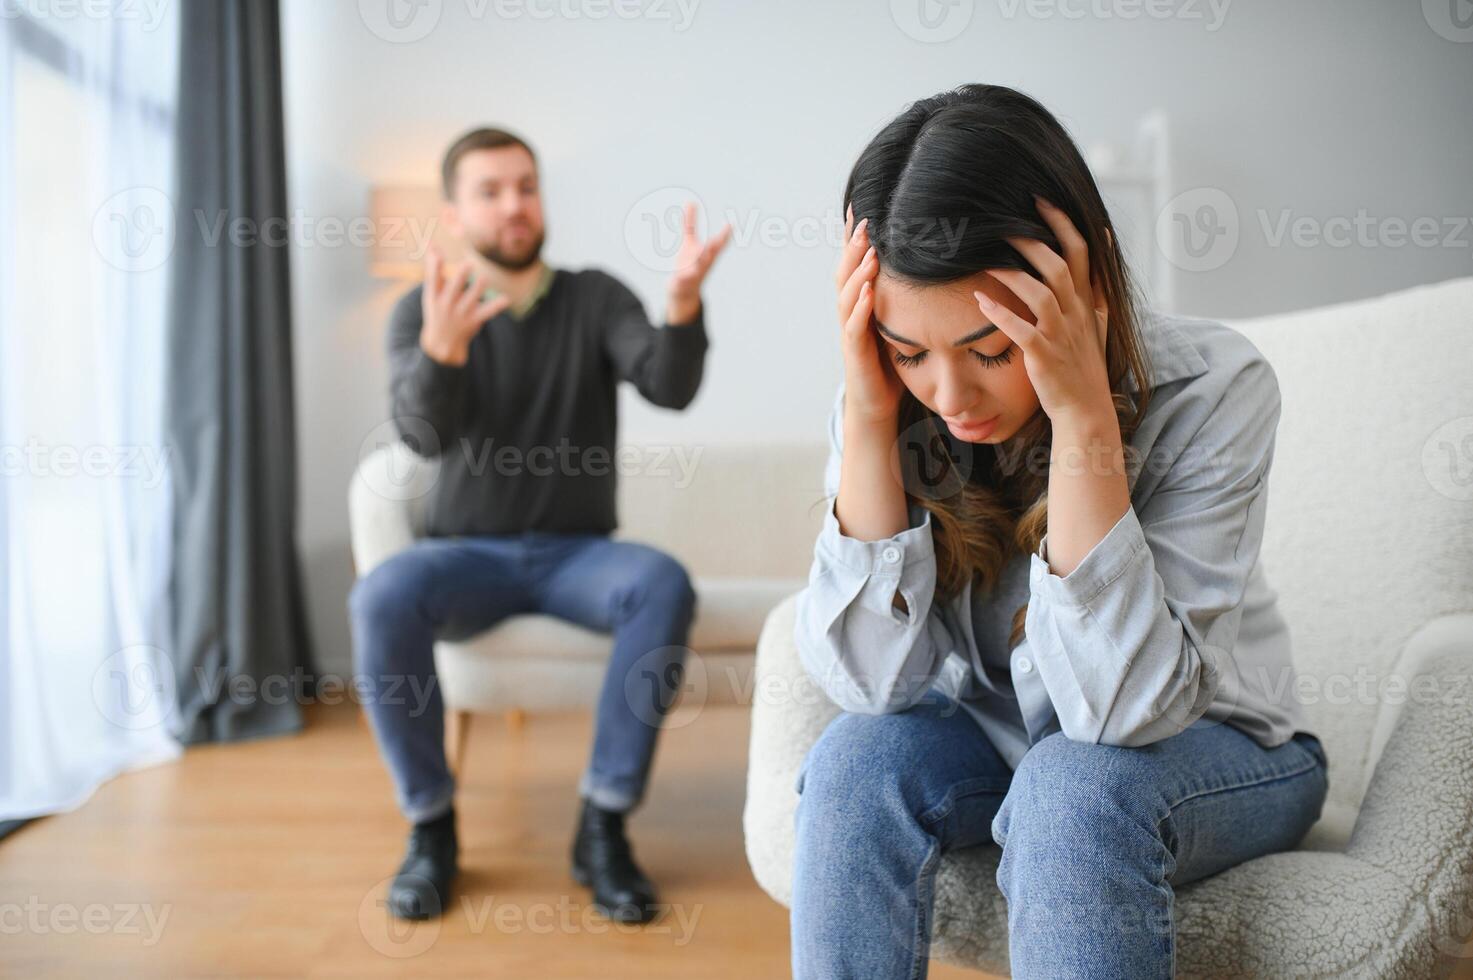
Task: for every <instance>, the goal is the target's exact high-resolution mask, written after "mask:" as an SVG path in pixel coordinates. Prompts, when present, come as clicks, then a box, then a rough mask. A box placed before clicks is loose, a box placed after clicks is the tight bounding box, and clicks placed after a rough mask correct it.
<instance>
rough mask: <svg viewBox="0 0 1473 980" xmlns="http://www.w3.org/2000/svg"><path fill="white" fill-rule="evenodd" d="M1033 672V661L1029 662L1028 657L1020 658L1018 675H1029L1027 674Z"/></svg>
mask: <svg viewBox="0 0 1473 980" xmlns="http://www.w3.org/2000/svg"><path fill="white" fill-rule="evenodd" d="M1032 670H1033V661H1031V660H1029V659H1028V658H1027V657H1019V658H1018V673H1020V674H1027V673H1031V672H1032Z"/></svg>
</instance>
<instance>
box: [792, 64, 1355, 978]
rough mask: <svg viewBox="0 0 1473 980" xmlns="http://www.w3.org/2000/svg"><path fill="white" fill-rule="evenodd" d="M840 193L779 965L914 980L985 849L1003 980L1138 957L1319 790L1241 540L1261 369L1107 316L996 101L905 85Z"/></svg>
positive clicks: (1149, 972) (1255, 555)
mask: <svg viewBox="0 0 1473 980" xmlns="http://www.w3.org/2000/svg"><path fill="white" fill-rule="evenodd" d="M844 197H845V206H846V213H847V214H848V215H849V224H848V231H849V235H848V243H847V244H846V245H845V247H844V250H843V255H842V257H841V259H840V262H839V267H838V272H837V276H836V281H837V287H838V315H839V322H840V324H841V341H840V342H841V345H842V348H843V358H844V383H843V384H842V385H841V387H840V389H839V392H838V396H837V398H836V399H835V402H834V408H833V414H832V417H831V419H830V424H829V435H830V442H831V446H830V454H829V460H828V464H827V469H826V474H825V489H826V493H827V495H828V496H829V497H830V498H831V500H830V504H829V507H828V510H827V513H826V514H825V516H824V525H823V530H822V532H821V534H820V536H819V539H818V542H817V544H816V546H815V549H814V563H813V568H812V572H811V574H810V577H809V584H808V587H807V588H806V589H804V591H803V593H802V594H801V595H800V597H799V601H798V607H797V625H796V629H795V636H796V640H797V643H798V648H799V652H800V655H801V657H802V660H803V663H804V666H805V668H806V669H807V671H808V672H809V673H810V674H811V675H812V676H813V677H814V678H815V679H816V680H817V681H818V682H819V684H820V685H821V686H822V687H823V689H824V691H825V692H826V693H827V694H828V696H829V697H830V699H831V700H833V701H834V703H836V704H837V705H838V706H839V707H840V708H842V709H843V712H842V713H841V714H840V715H838V716H837V717H836V718H835V719H834V720H833V722H832V723H831V724H830V725H829V726H828V727H827V728H826V729H825V730H824V732H823V734H822V735H821V736H820V738H819V739H818V741H817V742H816V743H815V744H814V746H813V748H812V749H811V750H810V751H809V753H808V755H807V757H806V758H805V759H804V762H803V767H802V772H801V774H800V776H799V779H798V789H799V793H800V797H799V804H798V813H797V825H796V830H797V851H796V855H795V866H794V885H793V902H792V933H793V935H792V938H793V966H794V974H795V976H797V977H800V978H809V977H864V978H878V977H919V976H923V975H924V974H925V972H926V964H927V962H928V953H929V944H930V938H931V925H932V917H931V916H932V905H933V888H934V880H935V875H936V870H937V865H938V862H939V860H940V856H941V855H942V854H944V853H946V852H947V851H950V850H952V849H956V848H964V847H971V846H976V845H981V844H987V843H992V842H996V843H997V844H999V845H1001V846H1002V854H1001V858H1000V863H999V866H998V871H997V884H998V887H999V889H1000V890H1001V892H1002V895H1003V897H1004V898H1005V900H1006V903H1007V913H1008V914H1007V918H1008V938H1009V948H1010V953H1009V955H1010V960H1011V969H1012V973H1013V975H1014V976H1019V977H1047V978H1050V980H1058V978H1064V977H1089V978H1092V980H1094V978H1104V977H1125V978H1130V980H1142V978H1150V977H1170V976H1172V975H1173V973H1174V971H1175V968H1176V946H1175V928H1174V922H1173V918H1172V899H1173V889H1174V887H1175V886H1178V885H1182V884H1185V883H1187V882H1189V881H1193V880H1196V879H1199V878H1202V877H1204V876H1207V875H1210V874H1214V873H1216V872H1218V871H1221V870H1223V869H1225V868H1228V867H1231V866H1232V865H1234V864H1238V863H1240V862H1242V861H1246V860H1248V859H1250V858H1253V857H1257V856H1259V855H1262V854H1266V853H1270V852H1273V851H1278V850H1286V849H1290V848H1292V847H1294V846H1295V845H1296V844H1297V843H1298V842H1299V841H1300V840H1301V839H1302V837H1303V836H1304V834H1305V833H1306V832H1307V831H1308V829H1309V828H1310V826H1311V825H1312V824H1314V823H1315V821H1316V820H1317V819H1318V818H1319V814H1320V811H1321V807H1322V805H1323V802H1324V799H1325V795H1326V791H1327V786H1328V783H1327V777H1326V765H1327V760H1326V757H1325V752H1324V749H1323V747H1322V746H1321V744H1320V741H1319V739H1318V738H1317V737H1316V736H1315V735H1313V734H1312V733H1310V732H1308V731H1307V730H1305V728H1304V719H1303V717H1302V712H1301V708H1300V705H1299V704H1298V703H1297V702H1296V701H1295V700H1294V699H1293V697H1292V691H1293V689H1294V668H1293V662H1292V658H1291V655H1290V644H1289V632H1288V627H1287V624H1286V623H1285V621H1284V620H1283V618H1282V617H1281V615H1280V614H1279V612H1278V610H1277V607H1276V602H1275V600H1276V596H1275V593H1274V592H1273V590H1272V589H1271V588H1270V587H1269V585H1268V582H1267V581H1266V579H1265V577H1264V573H1263V567H1262V563H1261V562H1260V560H1259V552H1260V546H1261V543H1262V540H1263V527H1264V514H1265V507H1266V505H1267V496H1266V494H1267V480H1268V473H1269V468H1270V464H1271V462H1272V458H1273V447H1274V436H1275V432H1276V429H1277V425H1278V419H1279V411H1280V400H1279V391H1278V383H1277V379H1276V377H1275V375H1274V372H1273V370H1272V368H1271V367H1270V366H1269V364H1268V362H1267V361H1266V360H1265V359H1264V358H1263V356H1262V355H1261V353H1260V352H1259V351H1258V350H1257V349H1256V348H1255V347H1254V346H1253V345H1252V344H1251V343H1250V342H1249V341H1248V340H1247V339H1246V338H1244V337H1243V336H1242V335H1241V334H1238V333H1237V332H1236V331H1233V330H1232V329H1230V328H1228V327H1226V326H1224V325H1223V324H1220V323H1215V322H1212V321H1208V320H1197V319H1187V318H1182V317H1170V316H1165V315H1161V314H1157V313H1154V312H1148V311H1145V310H1144V309H1143V308H1142V305H1141V304H1140V303H1139V302H1138V301H1137V299H1136V297H1135V295H1134V291H1133V287H1132V284H1131V280H1130V277H1129V274H1128V272H1127V269H1126V266H1125V263H1124V261H1123V258H1122V255H1121V251H1120V247H1119V243H1118V240H1117V238H1116V236H1115V235H1114V234H1113V233H1112V231H1111V227H1110V217H1109V215H1108V213H1107V212H1106V210H1105V206H1104V204H1103V202H1102V200H1101V198H1100V194H1099V191H1098V189H1097V188H1096V186H1095V183H1094V180H1093V178H1092V177H1091V175H1090V173H1089V169H1088V167H1087V166H1086V165H1085V163H1084V160H1083V158H1082V157H1081V156H1080V154H1079V152H1078V150H1077V148H1076V147H1075V145H1074V143H1073V142H1072V141H1071V139H1070V138H1069V136H1068V134H1067V133H1066V132H1065V130H1064V129H1063V127H1062V126H1061V125H1060V124H1059V123H1058V121H1057V120H1055V119H1054V117H1053V116H1052V115H1051V114H1050V113H1049V112H1048V111H1047V110H1046V109H1044V108H1043V106H1041V105H1039V104H1038V103H1037V102H1036V101H1034V100H1033V99H1031V98H1029V97H1027V96H1025V95H1023V94H1021V93H1019V92H1016V91H1014V90H1012V89H1008V88H1004V87H1001V86H993V85H966V86H963V87H961V88H958V89H956V90H954V91H950V92H944V93H942V94H940V95H937V96H935V97H933V98H929V99H923V100H920V101H918V102H916V103H914V104H913V105H911V106H910V107H908V108H907V109H906V110H905V111H904V112H902V113H901V114H900V115H899V116H898V117H897V118H895V119H894V120H893V121H892V122H890V123H889V124H888V125H886V126H885V127H884V128H883V129H882V130H881V131H880V133H879V134H878V135H877V136H876V137H875V138H874V139H873V140H872V141H871V142H870V144H869V145H868V146H867V147H866V148H865V150H864V152H863V153H862V154H861V155H860V157H859V160H858V161H857V162H856V163H855V165H854V169H853V171H852V173H851V174H850V177H849V183H848V187H847V188H846V189H845V194H844Z"/></svg>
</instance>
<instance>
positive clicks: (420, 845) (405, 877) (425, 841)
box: [389, 807, 460, 919]
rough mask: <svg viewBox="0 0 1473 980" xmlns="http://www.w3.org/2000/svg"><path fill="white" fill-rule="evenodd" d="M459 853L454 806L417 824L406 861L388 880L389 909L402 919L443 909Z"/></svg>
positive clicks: (410, 832)
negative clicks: (440, 814)
mask: <svg viewBox="0 0 1473 980" xmlns="http://www.w3.org/2000/svg"><path fill="white" fill-rule="evenodd" d="M459 856H460V845H459V843H458V842H457V841H456V838H455V809H454V808H453V807H452V808H451V809H450V810H447V811H446V812H445V813H444V815H442V816H439V817H435V818H434V819H433V820H427V821H425V822H424V823H417V824H415V825H414V826H413V827H412V828H411V829H410V831H409V848H408V850H407V851H406V852H405V854H404V863H403V864H401V865H399V871H398V872H397V873H396V874H395V875H394V880H393V881H392V882H390V884H389V911H390V912H392V913H393V914H394V915H396V916H398V917H399V918H401V919H429V918H432V917H434V916H437V915H439V914H440V913H441V912H443V911H444V909H445V905H446V901H447V900H448V899H449V897H450V882H451V881H453V880H454V878H455V872H456V863H455V862H456V859H457V858H458V857H459Z"/></svg>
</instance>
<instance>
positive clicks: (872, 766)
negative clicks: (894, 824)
mask: <svg viewBox="0 0 1473 980" xmlns="http://www.w3.org/2000/svg"><path fill="white" fill-rule="evenodd" d="M920 720H921V719H920V718H919V717H918V714H917V713H916V712H915V711H914V709H913V710H912V711H906V712H898V713H895V714H884V715H863V714H854V713H850V712H844V713H843V714H840V715H839V716H838V717H836V718H834V720H833V721H832V722H830V723H829V725H828V727H827V728H825V729H824V731H823V734H822V735H820V736H819V738H818V741H816V742H814V743H813V747H812V748H811V749H809V751H808V755H807V756H806V757H805V758H804V760H803V766H802V769H801V772H800V774H799V780H798V787H797V788H798V792H799V794H800V806H804V807H806V808H808V809H809V811H810V812H817V813H820V814H830V813H832V814H842V816H843V819H845V820H855V819H865V818H873V817H875V816H878V815H880V814H883V813H885V812H887V811H907V812H908V811H910V810H911V809H913V805H914V803H915V801H914V800H912V799H911V797H912V796H913V795H914V792H913V787H914V783H915V780H914V778H913V777H914V774H915V772H916V770H917V769H918V767H919V766H921V765H923V764H924V762H923V760H918V759H913V758H911V754H910V753H909V752H908V751H907V749H908V746H909V743H910V741H911V740H910V739H909V737H908V735H909V730H910V729H913V728H914V727H916V725H917V723H918V722H919V721H920Z"/></svg>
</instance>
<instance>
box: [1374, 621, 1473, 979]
mask: <svg viewBox="0 0 1473 980" xmlns="http://www.w3.org/2000/svg"><path fill="white" fill-rule="evenodd" d="M1396 673H1397V674H1398V675H1399V676H1400V677H1401V678H1402V679H1403V680H1405V682H1406V685H1405V690H1406V696H1405V698H1404V699H1402V703H1400V704H1398V705H1394V706H1389V707H1388V710H1387V712H1386V714H1384V715H1383V716H1382V717H1381V719H1380V720H1379V721H1378V724H1377V731H1376V733H1375V735H1374V737H1373V741H1372V746H1371V758H1372V759H1373V760H1376V761H1375V768H1374V770H1373V771H1372V772H1371V775H1370V780H1369V783H1368V785H1367V788H1366V793H1365V799H1364V802H1363V803H1362V804H1361V810H1360V817H1359V819H1358V820H1357V821H1356V825H1355V829H1354V830H1353V831H1352V832H1351V836H1350V842H1349V844H1348V846H1347V849H1346V853H1347V855H1349V856H1350V857H1352V858H1354V859H1356V860H1359V861H1362V862H1365V863H1366V864H1368V865H1372V866H1374V867H1377V868H1379V869H1380V870H1382V871H1384V872H1386V873H1387V875H1388V877H1391V876H1394V877H1395V878H1398V879H1400V880H1402V881H1403V882H1405V883H1406V884H1407V886H1408V888H1409V892H1410V894H1412V895H1415V896H1417V898H1416V899H1415V900H1414V901H1413V903H1412V907H1411V908H1409V909H1407V910H1406V914H1405V916H1404V917H1403V919H1402V922H1401V927H1400V931H1401V934H1402V939H1403V941H1404V942H1406V943H1407V944H1408V946H1410V947H1412V948H1416V947H1420V948H1421V949H1422V950H1430V951H1433V952H1435V953H1436V954H1441V955H1442V956H1443V957H1460V956H1467V955H1469V952H1468V949H1467V944H1468V942H1469V940H1470V939H1473V613H1457V614H1453V615H1449V616H1443V617H1440V618H1438V619H1435V620H1433V621H1432V622H1430V623H1428V624H1427V625H1426V626H1424V627H1423V628H1422V629H1421V630H1419V631H1418V632H1417V633H1416V634H1415V635H1414V636H1413V637H1412V638H1411V640H1409V641H1408V643H1407V646H1406V650H1405V651H1404V652H1403V654H1402V656H1401V659H1400V662H1399V663H1398V666H1397V668H1396ZM1383 746H1384V747H1383ZM1378 752H1379V755H1380V757H1379V759H1378V760H1377V754H1378ZM1444 962H1446V961H1444Z"/></svg>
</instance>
